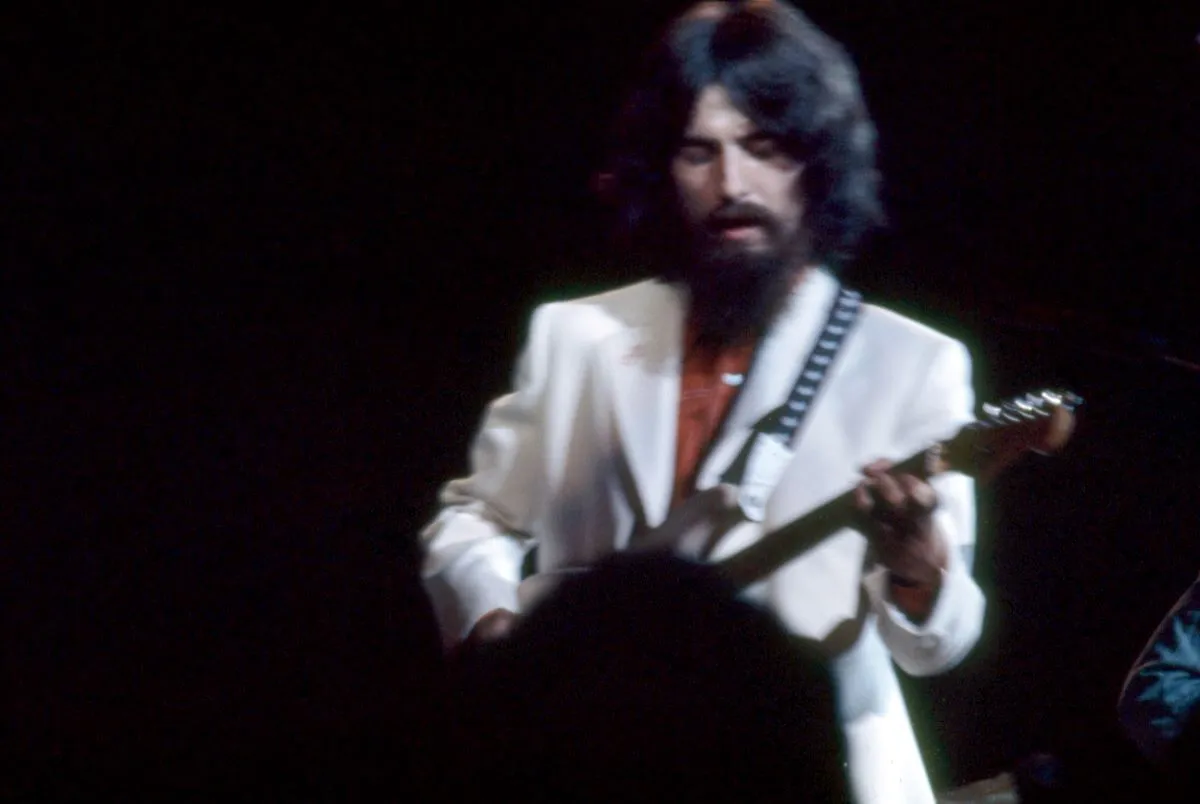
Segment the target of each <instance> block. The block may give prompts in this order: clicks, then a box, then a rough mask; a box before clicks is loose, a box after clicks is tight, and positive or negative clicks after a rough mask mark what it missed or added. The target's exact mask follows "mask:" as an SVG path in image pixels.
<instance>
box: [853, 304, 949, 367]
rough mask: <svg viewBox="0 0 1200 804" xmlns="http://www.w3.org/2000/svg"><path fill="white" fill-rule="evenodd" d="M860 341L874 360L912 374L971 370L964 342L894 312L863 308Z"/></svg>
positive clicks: (859, 329)
mask: <svg viewBox="0 0 1200 804" xmlns="http://www.w3.org/2000/svg"><path fill="white" fill-rule="evenodd" d="M858 331H859V337H860V338H861V339H862V342H863V343H864V345H865V346H866V347H867V348H868V350H869V351H870V352H871V353H872V354H873V355H875V356H877V357H879V358H881V359H884V360H887V361H889V362H891V363H893V364H895V365H897V366H899V365H903V366H906V367H907V368H908V370H912V368H913V367H914V366H920V365H925V366H932V365H934V364H953V365H954V366H955V367H959V368H961V369H965V370H967V371H969V370H970V367H971V364H972V360H971V353H970V350H969V349H968V348H967V346H966V344H964V343H963V342H962V341H960V340H958V339H956V338H953V337H951V336H950V335H947V334H946V333H944V332H941V331H940V330H938V329H935V328H934V327H932V326H930V325H929V324H925V323H922V322H920V321H917V320H915V319H913V318H909V317H908V316H904V315H901V314H900V313H897V312H895V311H894V310H889V309H888V308H886V307H880V306H878V305H875V304H864V305H863V308H862V313H861V316H860V319H859V323H858Z"/></svg>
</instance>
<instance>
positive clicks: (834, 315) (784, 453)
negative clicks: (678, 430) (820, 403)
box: [721, 286, 862, 522]
mask: <svg viewBox="0 0 1200 804" xmlns="http://www.w3.org/2000/svg"><path fill="white" fill-rule="evenodd" d="M861 309H862V294H861V293H858V292H857V291H853V290H849V289H847V288H845V287H842V286H839V287H838V292H837V296H836V298H835V299H834V302H833V304H832V306H830V308H829V315H828V317H827V318H826V320H825V326H824V328H823V329H822V330H821V334H820V335H819V336H818V337H817V342H816V345H814V346H813V349H812V351H811V352H810V353H809V355H808V359H807V360H805V361H804V368H803V370H801V372H800V374H799V376H797V377H796V383H795V385H793V387H792V392H791V393H790V394H789V395H788V398H787V401H785V402H784V403H783V404H782V405H780V406H779V407H777V408H775V409H774V410H772V411H770V412H769V413H767V414H766V415H765V416H763V417H762V418H761V419H759V420H758V421H757V422H756V423H755V424H754V426H753V427H751V429H750V435H749V437H748V438H747V439H746V443H745V444H744V445H743V446H742V449H741V451H740V452H739V453H738V454H737V456H736V457H735V458H734V459H733V461H732V462H731V463H730V465H729V467H728V468H727V469H726V470H725V472H724V473H723V474H722V475H721V482H722V483H728V484H730V485H734V486H738V487H739V492H738V506H739V507H740V508H741V510H742V514H743V515H744V516H745V517H746V518H747V519H749V520H751V521H752V522H761V521H762V519H763V513H764V511H765V509H766V504H767V499H768V498H769V497H770V496H771V492H772V491H773V490H774V489H775V486H776V485H778V483H779V481H780V479H781V478H782V477H783V472H784V470H785V469H786V468H787V465H788V463H789V462H790V461H791V459H792V455H793V445H794V444H795V442H796V434H797V433H798V432H799V430H800V425H801V424H803V423H804V420H805V418H806V417H807V416H808V412H809V411H810V410H811V409H812V406H813V404H814V403H815V402H816V398H817V392H818V391H819V390H820V389H821V386H822V384H823V383H824V382H825V377H826V376H827V375H828V373H829V367H830V366H831V365H833V361H834V358H835V357H837V354H838V351H839V350H840V349H841V348H842V344H843V343H844V342H845V340H846V335H847V334H848V333H849V332H850V330H851V328H852V327H853V326H854V324H855V322H856V321H857V320H858V314H859V312H860V311H861Z"/></svg>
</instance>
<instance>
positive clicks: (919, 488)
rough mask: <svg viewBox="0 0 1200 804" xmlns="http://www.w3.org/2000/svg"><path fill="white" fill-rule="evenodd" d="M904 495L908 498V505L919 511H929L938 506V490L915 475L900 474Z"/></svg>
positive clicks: (899, 478)
mask: <svg viewBox="0 0 1200 804" xmlns="http://www.w3.org/2000/svg"><path fill="white" fill-rule="evenodd" d="M897 481H898V482H899V484H900V487H901V489H903V491H904V496H905V497H907V498H908V507H909V509H910V510H912V511H914V512H917V513H929V512H930V511H932V510H933V509H935V508H937V504H938V498H937V492H936V491H934V489H933V486H931V485H929V484H928V483H926V482H925V481H923V480H921V479H920V478H918V477H915V476H913V475H900V476H899V477H898V478H897Z"/></svg>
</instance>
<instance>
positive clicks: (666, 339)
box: [605, 283, 683, 527]
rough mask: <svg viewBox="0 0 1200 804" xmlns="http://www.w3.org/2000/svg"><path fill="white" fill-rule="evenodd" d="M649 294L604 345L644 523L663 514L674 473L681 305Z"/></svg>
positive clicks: (672, 293)
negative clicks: (624, 327) (626, 323)
mask: <svg viewBox="0 0 1200 804" xmlns="http://www.w3.org/2000/svg"><path fill="white" fill-rule="evenodd" d="M648 287H649V288H650V289H652V292H648V293H647V294H646V296H645V300H644V301H645V303H644V304H643V305H642V307H641V308H640V309H638V310H635V311H632V314H631V316H630V321H629V327H628V328H627V329H624V330H622V331H621V332H619V333H618V334H616V335H614V336H612V338H610V339H609V340H608V341H607V342H606V343H605V350H606V360H607V362H608V365H609V369H610V376H611V377H612V378H613V379H612V382H613V387H612V397H613V413H614V417H615V419H616V424H617V432H618V434H619V437H620V439H621V443H622V446H623V449H624V454H625V456H626V459H627V462H628V464H629V469H630V474H631V475H632V478H633V481H634V484H635V485H636V486H637V493H638V496H639V498H640V501H641V505H642V512H643V513H644V515H645V519H646V524H648V525H650V526H652V527H653V526H655V525H658V524H659V523H661V522H662V520H663V519H664V518H665V517H666V515H667V509H668V507H669V505H670V497H671V488H672V483H673V480H674V472H675V437H676V429H677V427H678V421H677V420H678V416H679V374H680V370H681V350H682V338H683V304H682V297H681V294H680V292H679V291H678V290H676V289H674V288H671V287H669V286H666V285H661V284H657V283H654V284H650V285H648Z"/></svg>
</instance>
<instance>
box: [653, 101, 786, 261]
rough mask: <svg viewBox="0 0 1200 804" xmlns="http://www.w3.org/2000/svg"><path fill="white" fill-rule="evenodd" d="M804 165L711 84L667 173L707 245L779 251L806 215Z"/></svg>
mask: <svg viewBox="0 0 1200 804" xmlns="http://www.w3.org/2000/svg"><path fill="white" fill-rule="evenodd" d="M803 167H804V166H803V165H802V164H801V163H800V162H798V161H797V160H796V159H795V158H793V157H792V156H791V155H789V154H788V153H787V152H786V151H784V149H783V148H782V147H781V145H780V143H779V142H777V141H776V140H775V139H774V138H772V137H770V136H768V135H767V134H765V133H764V132H762V131H760V130H759V129H758V127H757V126H756V125H755V124H754V123H753V121H751V120H750V119H749V118H748V117H746V116H745V115H744V114H742V113H741V112H740V111H738V109H737V108H735V107H734V105H733V102H732V101H731V100H730V99H729V95H728V93H727V92H726V91H725V88H724V87H721V86H719V85H712V86H709V87H706V88H705V89H704V90H703V91H702V92H701V93H700V95H699V97H698V98H697V99H696V105H695V108H694V109H693V110H692V117H691V120H690V121H689V122H688V126H687V128H686V129H685V131H684V135H683V138H682V141H681V143H680V146H679V149H678V151H676V153H675V156H674V157H673V158H672V160H671V175H672V178H673V179H674V182H675V190H676V193H677V196H678V199H679V204H680V210H681V212H682V214H683V217H684V220H685V221H686V222H687V223H688V225H689V228H691V229H692V230H693V232H694V233H696V234H698V235H700V236H701V239H702V240H704V241H706V242H707V243H708V244H709V245H710V246H711V247H713V248H716V249H718V250H721V251H728V250H732V251H741V252H743V253H767V252H776V253H779V254H781V255H782V254H783V252H784V251H785V250H786V248H787V246H788V244H790V243H793V242H795V240H796V239H797V234H798V230H799V228H800V221H801V217H802V215H803V212H804V204H803V201H802V200H801V193H800V189H799V181H800V174H801V172H802V171H803Z"/></svg>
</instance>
